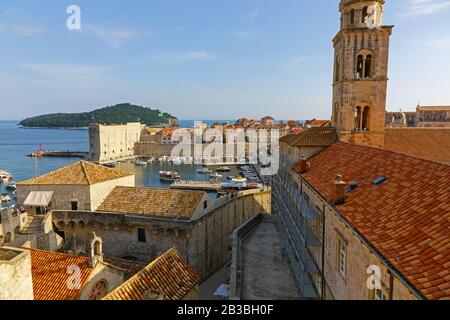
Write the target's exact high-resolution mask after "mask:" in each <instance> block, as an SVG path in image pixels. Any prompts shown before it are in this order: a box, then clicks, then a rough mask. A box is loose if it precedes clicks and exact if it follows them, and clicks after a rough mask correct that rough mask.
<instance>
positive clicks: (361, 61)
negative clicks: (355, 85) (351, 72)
mask: <svg viewBox="0 0 450 320" xmlns="http://www.w3.org/2000/svg"><path fill="white" fill-rule="evenodd" d="M363 70H364V57H363V55H362V54H360V55H359V56H358V59H357V61H356V79H361V78H362V77H363Z"/></svg>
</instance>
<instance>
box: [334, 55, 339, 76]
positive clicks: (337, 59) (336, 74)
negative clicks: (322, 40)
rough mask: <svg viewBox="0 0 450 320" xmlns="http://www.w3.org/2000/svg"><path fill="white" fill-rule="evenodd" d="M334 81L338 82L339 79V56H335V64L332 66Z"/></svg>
mask: <svg viewBox="0 0 450 320" xmlns="http://www.w3.org/2000/svg"><path fill="white" fill-rule="evenodd" d="M334 68H335V69H334V72H335V74H334V81H335V82H338V81H339V80H341V79H340V74H341V58H340V57H339V55H336V63H335V66H334Z"/></svg>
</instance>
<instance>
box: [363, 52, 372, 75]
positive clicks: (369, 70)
mask: <svg viewBox="0 0 450 320" xmlns="http://www.w3.org/2000/svg"><path fill="white" fill-rule="evenodd" d="M364 77H365V78H370V77H372V55H371V54H368V55H367V56H366V61H365V63H364Z"/></svg>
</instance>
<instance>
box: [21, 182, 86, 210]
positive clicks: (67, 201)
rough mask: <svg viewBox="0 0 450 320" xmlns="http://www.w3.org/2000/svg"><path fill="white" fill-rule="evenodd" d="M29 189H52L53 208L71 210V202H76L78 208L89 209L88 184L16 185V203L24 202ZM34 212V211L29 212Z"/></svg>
mask: <svg viewBox="0 0 450 320" xmlns="http://www.w3.org/2000/svg"><path fill="white" fill-rule="evenodd" d="M31 191H54V194H53V198H52V201H51V207H52V209H54V210H71V209H72V207H71V202H72V201H76V202H78V210H91V196H90V186H88V185H86V186H83V185H76V186H66V185H51V186H45V185H18V186H17V192H16V194H17V204H19V205H21V204H23V203H24V202H25V199H26V198H27V196H28V194H29V193H30V192H31ZM29 213H30V214H34V212H29Z"/></svg>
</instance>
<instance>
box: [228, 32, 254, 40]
mask: <svg viewBox="0 0 450 320" xmlns="http://www.w3.org/2000/svg"><path fill="white" fill-rule="evenodd" d="M231 35H232V36H233V37H235V38H239V39H247V38H249V37H250V33H249V32H246V31H237V32H234V33H232V34H231Z"/></svg>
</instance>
